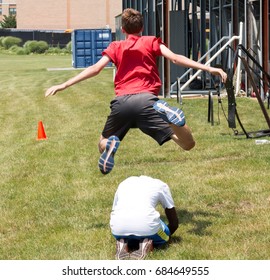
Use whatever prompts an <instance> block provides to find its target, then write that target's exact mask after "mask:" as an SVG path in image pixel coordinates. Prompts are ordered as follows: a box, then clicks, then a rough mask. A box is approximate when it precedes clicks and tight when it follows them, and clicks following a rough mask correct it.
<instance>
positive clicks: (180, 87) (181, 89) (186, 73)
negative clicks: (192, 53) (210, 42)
mask: <svg viewBox="0 0 270 280" xmlns="http://www.w3.org/2000/svg"><path fill="white" fill-rule="evenodd" d="M242 34H243V23H242V22H240V28H239V35H238V36H236V35H235V36H233V37H231V38H230V37H229V36H224V37H222V38H221V39H220V40H219V41H218V42H217V43H216V44H215V45H214V46H213V47H212V48H211V49H209V50H208V51H207V53H205V54H204V55H203V56H202V57H201V58H200V59H199V60H198V62H201V61H202V60H204V59H205V58H206V57H207V56H208V55H209V54H210V53H211V52H212V51H213V50H214V49H215V48H217V47H218V46H219V45H220V44H221V43H222V42H223V41H224V40H228V41H227V42H226V43H225V44H224V45H223V46H222V47H221V48H220V49H219V50H218V51H217V52H216V53H215V54H214V55H213V56H212V57H211V58H210V59H209V60H208V61H207V62H206V63H205V65H209V64H210V63H211V62H212V61H213V60H214V59H215V58H216V57H217V56H218V55H220V53H222V52H223V51H224V50H225V49H226V48H227V46H228V45H230V44H231V43H232V42H233V41H235V40H239V44H242ZM240 55H241V54H240ZM192 70H193V69H189V70H187V71H186V72H185V73H184V74H183V75H182V76H181V77H179V78H177V81H176V82H175V83H173V84H172V85H171V90H170V93H172V92H174V90H173V88H174V87H175V86H177V98H178V100H180V103H182V92H183V90H184V89H185V88H186V87H187V86H188V85H189V84H190V83H191V82H192V81H193V80H194V79H195V78H196V77H197V76H198V75H199V74H200V73H201V72H202V70H197V72H196V73H195V74H194V75H192V76H191V77H190V78H189V80H188V81H187V82H186V83H185V84H184V85H182V86H181V80H182V79H183V78H185V77H186V76H187V75H188V74H189V73H190V72H191V71H192ZM240 70H241V59H240V58H239V59H238V63H237V74H236V75H237V80H236V92H238V91H239V87H240Z"/></svg>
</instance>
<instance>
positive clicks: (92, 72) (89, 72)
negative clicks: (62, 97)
mask: <svg viewBox="0 0 270 280" xmlns="http://www.w3.org/2000/svg"><path fill="white" fill-rule="evenodd" d="M109 62H110V58H109V57H108V56H107V55H104V56H102V58H101V59H100V60H99V61H98V62H97V63H96V64H94V65H91V66H89V67H88V68H86V69H85V70H83V71H82V72H81V73H79V74H78V75H76V76H75V77H73V78H71V79H69V80H67V81H66V82H64V83H62V84H60V85H55V86H52V87H50V88H49V89H47V91H46V93H45V97H47V96H50V95H55V94H56V93H57V92H58V91H61V90H64V89H66V88H68V87H70V86H72V85H74V84H77V83H79V82H81V81H83V80H86V79H88V78H91V77H94V76H96V75H98V74H99V72H100V71H101V70H102V69H103V68H104V67H105V66H106V65H107V64H108V63H109Z"/></svg>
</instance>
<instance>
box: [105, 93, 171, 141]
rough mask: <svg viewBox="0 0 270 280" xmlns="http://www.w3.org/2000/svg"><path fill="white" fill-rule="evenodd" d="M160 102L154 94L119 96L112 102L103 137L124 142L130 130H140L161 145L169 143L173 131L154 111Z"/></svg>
mask: <svg viewBox="0 0 270 280" xmlns="http://www.w3.org/2000/svg"><path fill="white" fill-rule="evenodd" d="M157 100H159V99H158V97H157V96H155V95H154V94H152V93H138V94H129V95H123V96H117V97H115V99H113V100H112V101H111V105H110V108H111V113H110V115H109V116H108V118H107V121H106V123H105V126H104V129H103V132H102V136H103V137H105V138H109V137H110V136H111V135H115V136H117V137H118V138H119V139H120V140H122V139H123V138H124V137H125V135H126V133H127V132H128V131H129V129H130V128H139V129H140V130H141V131H142V132H143V133H145V134H147V135H149V136H150V137H152V138H153V139H155V140H156V141H157V142H158V143H159V145H162V144H163V143H165V142H167V141H169V140H170V139H171V135H172V134H173V130H172V128H171V127H170V125H169V124H168V123H166V122H165V121H164V120H163V119H162V118H161V117H160V116H159V115H158V113H157V112H156V111H155V110H154V109H153V104H154V103H155V102H156V101H157Z"/></svg>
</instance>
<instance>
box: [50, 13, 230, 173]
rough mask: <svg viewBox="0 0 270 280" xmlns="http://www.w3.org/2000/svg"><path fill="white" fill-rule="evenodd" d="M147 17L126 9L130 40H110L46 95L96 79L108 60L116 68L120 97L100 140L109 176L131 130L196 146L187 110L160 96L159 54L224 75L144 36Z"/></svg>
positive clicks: (102, 164)
mask: <svg viewBox="0 0 270 280" xmlns="http://www.w3.org/2000/svg"><path fill="white" fill-rule="evenodd" d="M142 30H143V16H142V14H141V13H140V12H138V11H136V10H134V9H125V10H124V11H123V13H122V31H123V33H124V34H125V35H126V40H123V41H114V42H112V43H111V44H110V45H109V46H108V48H107V49H106V50H104V52H103V56H102V58H101V59H100V60H99V61H98V62H97V63H96V64H94V65H91V66H89V67H88V68H86V69H85V70H84V71H82V72H81V73H79V74H78V75H77V76H75V77H73V78H71V79H69V80H68V81H66V82H64V83H62V84H60V85H56V86H52V87H51V88H49V89H48V90H47V91H46V93H45V96H50V95H54V94H56V92H58V91H61V90H64V89H66V88H67V87H70V86H72V85H74V84H76V83H78V82H80V81H83V80H85V79H88V78H91V77H94V76H96V75H98V74H99V72H100V71H101V70H102V69H103V68H104V67H105V66H106V65H107V64H108V63H109V62H113V63H114V64H115V66H116V69H117V71H116V76H115V80H114V85H115V94H116V97H115V99H114V100H112V101H111V106H110V107H111V113H110V115H109V116H108V118H107V121H106V124H105V126H104V129H103V131H102V134H101V136H100V141H99V151H100V153H101V156H100V159H99V169H100V171H101V172H102V173H103V174H108V173H109V172H110V171H111V170H112V168H113V166H114V154H115V152H116V151H117V149H118V147H119V144H120V141H121V140H122V139H123V138H124V137H125V135H126V133H127V132H128V131H129V129H130V128H139V129H140V130H141V131H142V132H143V133H145V134H147V135H149V136H150V137H152V138H153V139H155V140H156V141H157V142H158V144H159V145H162V144H164V143H165V142H167V141H169V140H170V139H173V140H174V141H175V142H176V143H177V144H178V145H179V146H180V147H181V148H183V149H184V150H190V149H192V148H193V147H194V146H195V141H194V139H193V137H192V134H191V131H190V129H189V127H188V126H187V125H186V123H185V116H184V114H183V112H182V111H181V110H180V109H179V108H176V107H170V106H169V105H168V104H167V102H165V101H163V100H159V98H158V93H159V91H160V87H161V81H160V78H159V72H158V68H157V64H156V62H157V58H158V57H159V56H164V57H165V58H166V59H169V60H170V61H172V62H173V63H175V64H177V65H179V66H184V67H189V68H194V69H201V70H203V71H208V72H209V73H211V74H213V75H219V76H220V77H221V80H222V82H225V81H226V79H227V75H226V73H225V72H224V71H223V70H222V69H219V68H214V67H210V66H206V65H203V64H201V63H198V62H195V61H193V60H191V59H189V58H187V57H185V56H182V55H177V54H175V53H173V52H172V51H171V50H170V49H169V48H167V47H166V46H165V44H164V43H163V42H162V41H161V39H160V38H156V37H155V36H141V32H142Z"/></svg>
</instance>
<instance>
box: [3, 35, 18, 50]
mask: <svg viewBox="0 0 270 280" xmlns="http://www.w3.org/2000/svg"><path fill="white" fill-rule="evenodd" d="M21 43H22V39H20V38H17V37H13V36H7V37H4V39H2V40H1V44H2V45H3V47H4V48H5V49H6V50H8V49H9V48H10V47H12V46H19V45H20V44H21Z"/></svg>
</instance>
